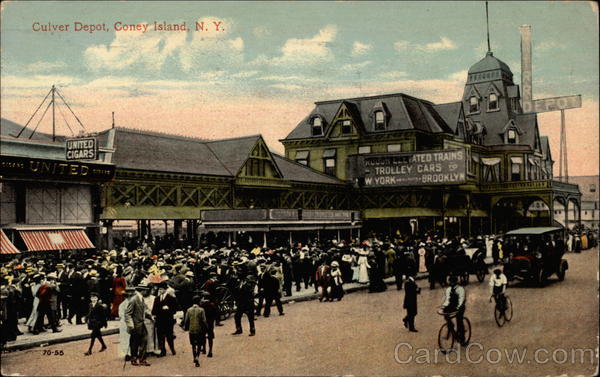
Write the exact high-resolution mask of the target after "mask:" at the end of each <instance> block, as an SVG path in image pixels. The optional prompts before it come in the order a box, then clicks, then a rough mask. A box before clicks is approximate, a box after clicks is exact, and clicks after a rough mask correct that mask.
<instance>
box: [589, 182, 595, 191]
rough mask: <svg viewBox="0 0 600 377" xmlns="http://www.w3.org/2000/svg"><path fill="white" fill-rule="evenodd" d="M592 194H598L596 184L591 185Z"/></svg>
mask: <svg viewBox="0 0 600 377" xmlns="http://www.w3.org/2000/svg"><path fill="white" fill-rule="evenodd" d="M590 192H596V184H595V183H592V184H591V185H590Z"/></svg>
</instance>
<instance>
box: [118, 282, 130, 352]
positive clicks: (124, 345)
mask: <svg viewBox="0 0 600 377" xmlns="http://www.w3.org/2000/svg"><path fill="white" fill-rule="evenodd" d="M131 292H132V290H131V289H129V290H127V291H126V293H125V300H123V302H121V304H120V305H119V357H120V358H125V357H126V356H131V350H130V349H129V333H128V332H127V324H126V323H125V310H126V309H127V305H128V304H129V297H128V296H129V295H130V294H131Z"/></svg>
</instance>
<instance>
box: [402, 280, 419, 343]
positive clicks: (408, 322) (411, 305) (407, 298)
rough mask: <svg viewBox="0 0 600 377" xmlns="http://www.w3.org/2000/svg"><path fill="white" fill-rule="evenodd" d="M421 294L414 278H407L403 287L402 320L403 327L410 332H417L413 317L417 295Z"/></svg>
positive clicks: (415, 313) (415, 314) (415, 311)
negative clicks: (403, 310)
mask: <svg viewBox="0 0 600 377" xmlns="http://www.w3.org/2000/svg"><path fill="white" fill-rule="evenodd" d="M419 293H421V289H420V288H419V287H418V286H417V283H416V282H415V278H414V277H413V276H409V277H408V279H406V283H405V285H404V305H403V306H404V309H406V316H405V317H404V318H403V319H402V321H403V322H404V327H407V328H408V329H409V331H411V332H417V331H418V330H417V329H416V328H415V317H416V316H417V295H418V294H419Z"/></svg>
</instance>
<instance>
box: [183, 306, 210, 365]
mask: <svg viewBox="0 0 600 377" xmlns="http://www.w3.org/2000/svg"><path fill="white" fill-rule="evenodd" d="M192 301H193V303H194V304H193V305H192V306H191V307H190V308H189V309H188V310H187V311H186V312H185V317H184V320H183V328H184V330H186V331H189V336H190V344H191V346H192V356H193V357H194V365H195V366H196V367H199V366H200V348H201V346H202V344H204V342H205V339H204V337H205V336H206V330H207V328H208V323H207V322H206V314H205V312H204V309H203V308H202V307H201V306H200V296H194V298H193V299H192Z"/></svg>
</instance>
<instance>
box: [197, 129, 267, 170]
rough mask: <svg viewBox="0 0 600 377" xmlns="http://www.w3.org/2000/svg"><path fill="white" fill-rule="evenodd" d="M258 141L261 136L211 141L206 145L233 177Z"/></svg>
mask: <svg viewBox="0 0 600 377" xmlns="http://www.w3.org/2000/svg"><path fill="white" fill-rule="evenodd" d="M258 139H260V135H251V136H245V137H240V138H235V139H224V140H215V141H210V142H207V143H206V146H207V147H208V148H209V149H210V150H211V151H212V152H213V153H214V154H215V156H216V157H217V159H218V160H219V161H220V162H221V164H223V166H224V167H225V169H227V171H229V172H230V173H231V175H237V173H238V172H239V170H240V169H241V168H242V166H243V165H244V162H246V160H247V159H248V156H249V155H250V152H251V151H252V147H254V146H255V145H256V142H257V141H258Z"/></svg>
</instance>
